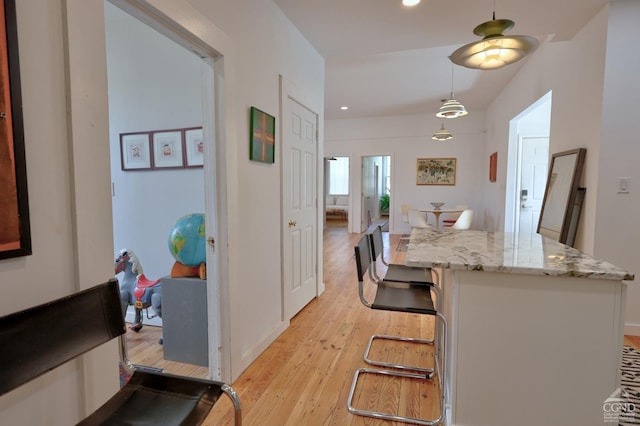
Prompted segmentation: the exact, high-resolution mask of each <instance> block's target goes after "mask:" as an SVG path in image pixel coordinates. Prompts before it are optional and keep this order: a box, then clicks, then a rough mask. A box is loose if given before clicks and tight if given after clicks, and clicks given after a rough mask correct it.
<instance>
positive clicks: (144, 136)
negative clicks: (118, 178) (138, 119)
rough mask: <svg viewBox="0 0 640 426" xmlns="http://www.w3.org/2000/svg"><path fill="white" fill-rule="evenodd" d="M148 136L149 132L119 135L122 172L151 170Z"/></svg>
mask: <svg viewBox="0 0 640 426" xmlns="http://www.w3.org/2000/svg"><path fill="white" fill-rule="evenodd" d="M149 135H150V134H149V132H136V133H121V134H120V159H121V166H122V170H125V171H127V170H151V155H150V153H151V151H150V150H149V144H150V139H149Z"/></svg>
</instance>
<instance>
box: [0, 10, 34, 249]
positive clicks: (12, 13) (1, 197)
mask: <svg viewBox="0 0 640 426" xmlns="http://www.w3.org/2000/svg"><path fill="white" fill-rule="evenodd" d="M0 56H1V57H0V218H1V219H2V224H1V226H0V259H6V258H10V257H18V256H27V255H30V254H31V227H30V222H29V202H28V196H27V164H26V156H25V145H24V128H23V122H22V94H21V86H20V64H19V60H18V58H19V56H18V31H17V27H16V5H15V1H13V0H2V1H1V2H0Z"/></svg>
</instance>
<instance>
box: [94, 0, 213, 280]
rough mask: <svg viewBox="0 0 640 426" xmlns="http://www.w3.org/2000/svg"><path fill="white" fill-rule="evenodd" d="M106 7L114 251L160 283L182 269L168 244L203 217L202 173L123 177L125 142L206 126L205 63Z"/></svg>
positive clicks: (133, 173) (146, 173) (163, 172)
mask: <svg viewBox="0 0 640 426" xmlns="http://www.w3.org/2000/svg"><path fill="white" fill-rule="evenodd" d="M105 7H106V10H107V11H108V13H107V21H106V39H107V67H108V77H109V136H110V141H111V179H112V182H113V185H114V195H113V199H112V206H113V218H114V224H113V233H114V247H115V250H116V252H118V251H120V250H121V249H124V248H128V249H130V250H133V251H134V252H135V253H136V255H137V256H138V258H139V259H140V263H141V265H142V267H143V269H144V272H145V274H146V276H147V277H148V278H150V279H157V278H160V277H162V276H166V275H169V273H170V271H171V267H172V266H173V263H174V261H175V259H174V258H173V257H172V256H171V253H170V252H169V249H168V246H167V237H168V235H169V232H170V231H171V229H172V227H173V225H174V224H175V222H176V220H177V219H178V218H179V217H181V216H184V215H185V214H189V213H204V173H203V169H202V168H199V169H169V170H153V171H126V172H125V171H122V169H121V161H120V136H119V135H120V133H127V132H139V131H150V130H168V129H179V128H186V127H198V126H202V95H201V93H202V85H203V82H202V80H203V78H202V59H200V58H199V57H198V56H196V55H195V54H193V53H192V52H190V51H188V50H187V49H185V48H184V47H182V46H179V45H178V44H176V43H174V42H173V41H171V40H169V39H168V38H167V37H165V36H163V35H161V34H160V33H158V32H157V31H155V30H153V29H151V28H150V27H149V26H147V25H145V24H143V23H142V22H140V21H138V20H137V19H135V18H133V17H132V16H131V15H129V14H127V13H125V12H123V11H121V10H120V9H119V8H117V7H115V6H113V5H111V4H109V3H106V4H105ZM116 254H117V253H114V255H116Z"/></svg>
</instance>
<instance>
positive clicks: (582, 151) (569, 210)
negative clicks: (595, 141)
mask: <svg viewBox="0 0 640 426" xmlns="http://www.w3.org/2000/svg"><path fill="white" fill-rule="evenodd" d="M586 153H587V150H586V148H577V149H572V150H569V151H563V152H558V153H556V154H553V155H552V156H551V163H550V165H549V173H548V176H547V184H546V187H545V190H544V198H543V201H542V208H541V209H540V218H539V220H538V230H537V232H538V233H539V234H542V235H544V236H546V237H547V238H552V239H555V238H553V237H550V236H548V235H546V234H544V233H542V232H540V230H541V228H543V227H542V222H543V220H544V217H545V207H547V201H548V198H549V189H550V188H549V186H550V185H549V184H550V182H551V177H552V176H553V175H554V173H556V174H557V173H558V172H559V170H557V167H558V166H557V163H556V159H558V158H560V157H567V156H575V161H574V162H573V170H571V171H570V173H571V183H570V186H569V189H568V191H569V193H568V194H567V196H566V200H567V203H566V205H565V206H564V213H563V217H562V225H561V228H560V229H559V230H555V229H551V228H544V229H550V231H552V232H558V233H559V235H558V239H557V241H559V242H561V243H563V244H566V243H567V237H568V235H569V230H570V228H571V217H572V214H573V210H574V209H573V205H574V204H575V202H576V197H577V195H578V188H579V186H580V179H581V177H582V170H583V168H584V160H585V157H586Z"/></svg>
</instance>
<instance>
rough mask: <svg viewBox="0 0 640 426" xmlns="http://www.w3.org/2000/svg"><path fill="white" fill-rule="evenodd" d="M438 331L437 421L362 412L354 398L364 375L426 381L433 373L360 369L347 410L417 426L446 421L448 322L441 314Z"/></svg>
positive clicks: (437, 321)
mask: <svg viewBox="0 0 640 426" xmlns="http://www.w3.org/2000/svg"><path fill="white" fill-rule="evenodd" d="M436 318H437V320H436V330H439V329H442V333H440V332H439V331H437V332H436V336H435V347H434V349H435V351H434V355H433V356H434V362H435V370H436V374H437V375H438V388H439V390H440V404H439V405H440V414H439V415H438V417H437V418H435V419H419V418H416V417H408V416H399V415H395V414H390V413H383V412H379V411H369V410H361V409H359V408H356V407H354V406H353V398H354V396H355V391H356V387H357V384H358V379H359V378H360V376H361V375H362V374H373V375H382V376H393V377H400V378H409V379H419V380H425V379H429V378H431V377H433V373H432V374H431V377H429V376H428V375H427V374H419V373H410V372H404V371H392V370H382V369H373V368H360V369H358V370H357V371H356V372H355V374H354V376H353V381H352V383H351V389H350V391H349V398H348V400H347V409H348V410H349V412H350V413H353V414H356V415H359V416H365V417H373V418H377V419H384V420H392V421H397V422H404V423H411V424H416V425H424V426H432V425H438V424H440V423H442V421H443V420H444V415H445V413H444V409H445V400H446V399H447V398H446V395H445V393H446V387H445V380H444V377H443V374H444V371H445V359H446V358H445V355H446V354H445V346H446V342H447V321H446V318H445V317H444V315H442V314H441V313H440V312H438V313H437V315H436Z"/></svg>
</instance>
